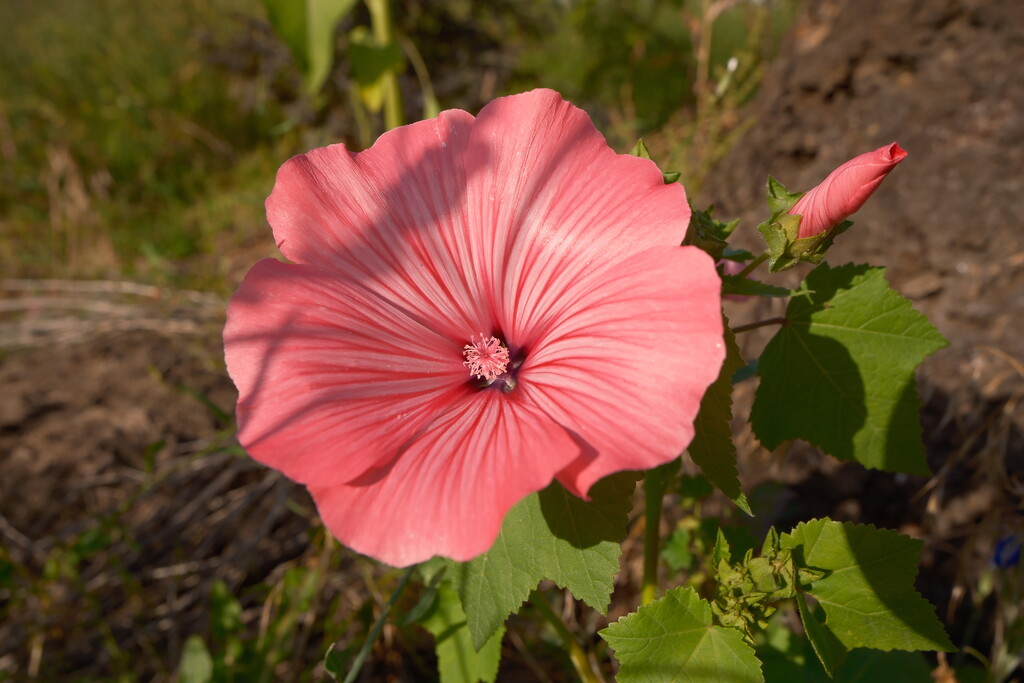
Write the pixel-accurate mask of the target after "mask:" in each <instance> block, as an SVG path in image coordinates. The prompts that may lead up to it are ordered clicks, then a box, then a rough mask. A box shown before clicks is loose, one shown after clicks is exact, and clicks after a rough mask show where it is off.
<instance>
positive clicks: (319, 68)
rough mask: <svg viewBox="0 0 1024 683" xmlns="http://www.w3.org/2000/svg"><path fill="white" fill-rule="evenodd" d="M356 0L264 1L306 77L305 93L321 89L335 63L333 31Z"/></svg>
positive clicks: (279, 32) (271, 20)
mask: <svg viewBox="0 0 1024 683" xmlns="http://www.w3.org/2000/svg"><path fill="white" fill-rule="evenodd" d="M355 4H356V0H263V5H264V6H265V7H266V8H267V18H268V19H269V20H270V24H271V26H273V27H274V30H275V31H276V32H277V34H278V36H280V37H281V39H282V40H283V41H284V42H285V44H286V45H288V48H289V49H290V50H291V52H292V55H293V56H294V57H295V61H296V63H297V64H298V66H299V69H300V70H301V71H302V73H303V75H304V76H305V82H306V90H307V91H308V92H311V93H314V92H317V91H318V90H320V88H321V86H323V84H324V81H325V80H327V76H328V75H330V72H331V65H332V64H333V63H334V30H335V28H336V27H337V25H338V23H339V22H340V21H341V20H342V19H343V18H344V16H345V15H346V14H348V13H349V12H350V11H351V10H352V8H353V7H354V6H355Z"/></svg>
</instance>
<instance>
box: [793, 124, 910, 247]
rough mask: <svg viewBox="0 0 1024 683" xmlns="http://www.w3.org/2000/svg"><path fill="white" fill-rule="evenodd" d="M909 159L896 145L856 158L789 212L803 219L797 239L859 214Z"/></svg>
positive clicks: (814, 233)
mask: <svg viewBox="0 0 1024 683" xmlns="http://www.w3.org/2000/svg"><path fill="white" fill-rule="evenodd" d="M906 156H907V152H906V150H904V149H903V148H902V147H900V144H899V143H898V142H894V143H892V144H891V145H886V146H885V147H879V148H878V149H876V150H875V151H874V152H867V153H866V154H861V155H860V156H859V157H854V158H853V159H850V160H849V161H847V162H846V163H845V164H843V165H842V166H840V167H839V168H837V169H836V170H834V171H832V172H831V173H829V175H828V177H827V178H825V180H823V181H822V182H821V184H820V185H818V186H817V187H815V188H813V189H811V190H810V191H809V192H808V193H807V194H805V195H804V196H803V197H801V198H800V200H799V201H797V203H796V204H795V205H794V206H793V208H792V209H790V210H789V213H791V214H793V215H799V216H802V218H801V219H800V232H799V234H798V235H797V236H798V237H812V236H814V235H817V234H819V233H822V232H825V231H826V230H830V229H832V228H833V227H834V226H836V225H838V224H839V223H841V222H842V221H843V220H845V219H846V217H847V216H850V215H851V214H853V213H856V211H857V210H858V209H860V207H861V206H863V205H864V202H866V201H867V200H868V197H870V196H871V194H872V193H873V192H874V191H875V190H876V189H878V186H879V185H880V184H881V183H882V181H883V180H884V179H885V176H887V175H889V171H891V170H892V169H893V168H895V167H896V164H898V163H900V162H901V161H903V159H905V158H906Z"/></svg>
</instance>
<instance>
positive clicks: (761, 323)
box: [732, 316, 789, 334]
mask: <svg viewBox="0 0 1024 683" xmlns="http://www.w3.org/2000/svg"><path fill="white" fill-rule="evenodd" d="M788 322H789V319H788V318H786V317H784V316H783V317H781V318H768V319H766V320H758V321H757V322H756V323H747V324H746V325H737V326H736V327H734V328H732V333H733V334H739V333H740V332H747V331H749V330H756V329H757V328H759V327H768V326H769V325H785V324H786V323H788Z"/></svg>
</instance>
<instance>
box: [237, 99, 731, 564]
mask: <svg viewBox="0 0 1024 683" xmlns="http://www.w3.org/2000/svg"><path fill="white" fill-rule="evenodd" d="M689 213H690V212H689V210H688V208H687V203H686V196H685V192H684V190H683V189H682V187H680V186H679V185H676V184H672V185H665V184H664V183H663V181H662V176H661V173H660V171H658V169H657V168H656V167H655V165H654V164H653V163H652V162H650V161H647V160H643V159H638V158H636V157H631V156H625V155H622V156H619V155H616V154H615V153H614V152H613V151H612V150H611V149H609V148H608V146H607V145H606V143H605V141H604V139H603V138H602V137H601V135H600V133H598V132H597V130H596V129H595V128H594V126H593V124H592V123H591V122H590V120H589V118H587V116H586V114H585V113H584V112H582V111H581V110H579V109H576V108H575V107H573V106H572V105H570V104H568V103H567V102H564V101H563V100H562V99H561V98H560V97H559V95H558V94H557V93H555V92H552V91H550V90H537V91H533V92H530V93H526V94H522V95H516V96H513V97H506V98H502V99H498V100H495V101H493V102H491V103H490V104H488V105H487V106H486V107H484V108H483V110H482V111H481V112H480V115H479V117H477V118H475V119H474V118H473V117H472V116H471V115H469V114H467V113H466V112H464V111H458V110H452V111H446V112H443V113H442V114H441V115H440V116H438V117H437V118H435V119H432V120H429V121H422V122H420V123H415V124H412V125H409V126H404V127H402V128H398V129H395V130H392V131H390V132H388V133H386V134H384V135H383V136H381V138H380V139H379V140H377V142H376V144H374V145H373V147H372V148H370V149H368V150H366V151H364V152H361V153H359V154H353V153H351V152H349V151H347V150H346V149H345V148H344V147H343V146H341V145H333V146H331V147H326V148H323V149H315V150H313V151H311V152H309V153H308V154H303V155H299V156H297V157H295V158H293V159H291V160H290V161H288V162H287V163H285V164H284V166H282V167H281V170H280V171H279V172H278V175H277V183H276V185H275V186H274V191H273V193H272V194H271V196H270V198H269V199H268V200H267V217H268V219H269V221H270V224H271V226H272V227H273V229H274V236H275V238H276V239H277V244H278V246H279V248H280V249H281V251H282V253H283V254H284V255H285V256H286V257H287V258H288V259H290V260H291V261H292V263H282V262H280V261H276V260H273V259H267V260H264V261H261V262H259V263H257V264H256V265H255V266H254V267H253V269H252V270H251V271H250V272H249V274H248V276H247V277H246V278H245V281H244V282H243V283H242V286H241V288H240V289H239V290H238V293H237V294H236V295H235V296H234V298H233V299H232V301H231V305H230V307H229V309H228V321H227V327H226V328H225V331H224V343H225V352H226V357H227V366H228V371H229V373H230V374H231V377H232V378H233V379H234V381H235V384H236V385H237V386H238V390H239V400H238V409H237V415H238V424H239V433H238V438H239V441H240V442H241V443H242V445H243V446H244V447H245V448H246V449H247V450H248V451H249V453H250V454H251V455H252V456H253V457H254V458H256V459H257V460H259V461H260V462H263V463H265V464H267V465H269V466H271V467H274V468H276V469H279V470H281V471H282V472H283V473H284V474H286V475H287V476H288V477H290V478H292V479H294V480H296V481H298V482H301V483H302V484H304V485H306V487H307V488H308V489H309V491H310V493H311V494H312V496H313V499H314V500H315V501H316V505H317V508H318V509H319V512H320V515H321V517H322V518H323V520H324V522H325V524H326V525H327V527H328V528H329V529H330V530H331V532H332V533H333V534H334V535H335V536H336V537H337V538H338V539H339V540H341V541H342V542H343V543H344V544H346V545H348V546H349V547H351V548H353V549H355V550H357V551H359V552H361V553H364V554H367V555H371V556H373V557H375V558H377V559H379V560H382V561H383V562H386V563H388V564H391V565H396V566H404V565H409V564H413V563H416V562H420V561H423V560H426V559H428V558H430V557H431V556H433V555H443V556H447V557H450V558H453V559H455V560H459V561H464V560H467V559H470V558H472V557H474V556H476V555H478V554H480V553H482V552H484V551H486V550H487V549H488V548H489V547H490V546H491V544H492V543H493V542H494V540H495V538H496V537H497V534H498V532H499V530H500V527H501V523H502V519H503V518H504V516H505V513H506V512H507V511H508V510H509V509H510V508H511V507H512V506H513V505H514V504H515V503H516V502H518V501H519V500H520V499H522V498H523V497H524V496H526V495H528V494H530V493H532V492H534V491H538V490H540V489H542V488H544V487H546V486H547V485H548V484H549V483H550V482H551V481H552V479H554V478H557V479H558V480H559V481H560V482H562V484H564V485H565V486H566V487H567V488H568V490H570V491H571V492H573V493H574V494H576V495H577V496H581V497H583V496H585V495H586V493H587V491H588V489H589V488H590V486H591V484H593V483H594V482H596V481H597V480H598V479H600V478H602V477H604V476H605V475H607V474H610V473H612V472H616V471H619V470H633V469H647V468H650V467H653V466H656V465H658V464H661V463H664V462H667V461H669V460H671V459H672V458H674V457H676V456H677V455H678V454H679V453H680V452H681V451H682V450H683V449H685V448H686V446H687V444H689V442H690V440H691V438H692V437H693V420H694V417H695V416H696V414H697V410H698V407H699V405H700V401H701V397H702V396H703V394H704V391H705V389H706V388H707V386H708V385H709V384H710V383H711V382H712V381H714V379H715V378H716V377H717V375H718V371H719V367H720V365H721V363H722V359H723V356H724V347H723V343H722V320H721V315H720V296H719V294H720V281H719V278H718V276H717V275H716V273H715V268H714V264H713V262H712V260H711V258H710V257H709V256H707V254H705V253H704V252H702V251H700V250H698V249H696V248H693V247H680V246H677V245H679V243H680V241H681V240H682V238H683V235H684V234H685V232H686V227H687V223H688V221H689Z"/></svg>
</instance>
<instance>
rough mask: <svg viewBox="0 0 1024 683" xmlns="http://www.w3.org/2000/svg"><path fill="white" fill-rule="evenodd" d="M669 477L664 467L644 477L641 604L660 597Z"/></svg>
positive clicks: (649, 602)
mask: <svg viewBox="0 0 1024 683" xmlns="http://www.w3.org/2000/svg"><path fill="white" fill-rule="evenodd" d="M666 479H667V475H666V472H665V470H664V468H662V467H655V468H654V469H652V470H648V471H647V474H646V475H644V577H643V584H642V586H641V588H640V604H641V605H649V604H651V603H652V602H654V600H655V599H656V598H657V597H658V557H659V555H660V551H661V548H660V544H661V534H660V533H659V531H660V528H661V508H662V500H663V499H664V497H665V483H666Z"/></svg>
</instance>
